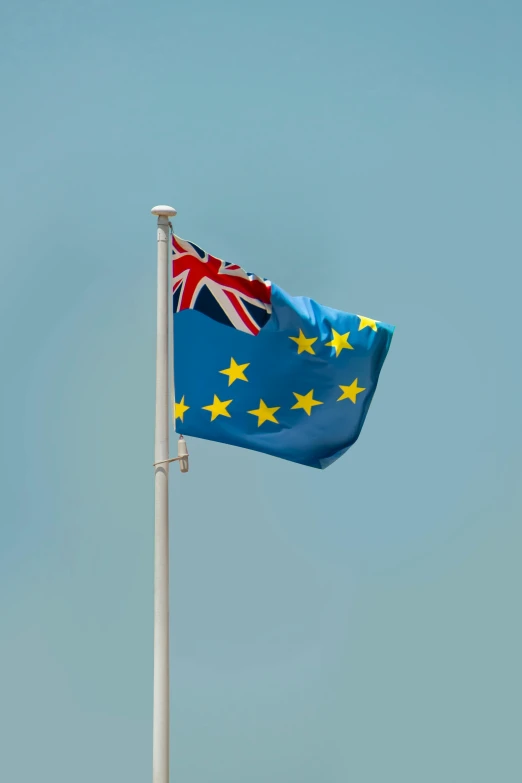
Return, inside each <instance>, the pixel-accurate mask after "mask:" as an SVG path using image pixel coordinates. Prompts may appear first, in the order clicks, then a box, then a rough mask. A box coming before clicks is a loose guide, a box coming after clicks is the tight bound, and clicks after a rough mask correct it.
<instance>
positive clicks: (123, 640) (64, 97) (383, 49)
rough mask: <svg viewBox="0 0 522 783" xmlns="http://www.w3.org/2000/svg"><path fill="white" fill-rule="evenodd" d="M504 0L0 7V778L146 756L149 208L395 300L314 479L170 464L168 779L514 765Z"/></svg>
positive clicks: (513, 179) (146, 765)
mask: <svg viewBox="0 0 522 783" xmlns="http://www.w3.org/2000/svg"><path fill="white" fill-rule="evenodd" d="M521 35H522V5H521V4H520V2H515V0H511V1H510V0H496V1H495V2H493V1H492V0H490V1H488V2H484V1H483V0H475V1H474V2H472V1H471V0H452V2H449V0H440V2H437V3H421V2H417V3H415V2H412V1H411V0H409V1H408V0H396V2H394V3H391V2H384V0H381V1H380V2H378V1H374V2H365V3H363V2H353V0H345V1H344V2H341V0H325V2H322V3H312V2H309V0H300V1H299V2H297V0H265V2H264V3H255V4H254V3H252V2H247V1H246V0H242V2H239V0H237V1H236V2H232V1H231V0H221V2H210V1H209V0H200V2H194V1H193V0H192V2H189V1H188V0H178V2H176V3H169V2H165V0H159V2H157V3H155V4H147V3H144V2H141V3H138V2H135V0H129V1H128V2H125V3H123V2H121V0H113V2H111V3H108V2H105V3H104V2H100V0H92V1H89V0H87V2H83V3H79V2H76V3H73V2H67V0H45V2H44V0H27V2H24V3H14V2H11V3H9V4H8V3H7V2H4V3H2V8H1V12H0V43H1V45H0V94H1V110H2V111H1V114H2V121H1V145H0V172H1V183H2V186H1V189H0V207H1V209H0V224H1V231H0V281H1V285H0V326H1V334H2V339H1V340H0V353H1V364H0V366H1V370H2V372H1V384H0V403H1V404H0V433H1V438H0V468H1V471H0V476H1V488H0V498H1V500H0V737H1V743H0V744H1V751H0V780H2V781H9V782H10V783H25V781H29V780H34V781H39V782H40V781H41V783H47V782H49V783H71V781H72V780H74V782H75V783H92V781H116V780H118V781H119V780H122V781H123V780H124V781H126V783H142V782H143V781H148V780H150V779H151V738H152V729H151V717H152V623H153V613H152V598H153V594H152V580H153V472H152V467H151V463H152V457H153V424H154V361H155V285H156V270H155V253H156V247H155V236H156V235H155V221H154V218H152V216H151V215H150V214H149V210H150V208H151V207H152V206H154V205H155V204H157V203H162V202H166V203H172V204H173V205H174V206H176V208H177V209H178V212H179V215H178V217H177V218H176V230H177V232H178V233H179V234H180V235H181V236H183V237H186V238H190V239H193V240H194V241H196V242H198V243H199V244H200V245H201V246H202V247H204V248H206V249H208V250H209V251H211V252H212V253H214V254H216V255H220V256H222V257H225V258H227V259H228V260H230V261H235V262H238V263H243V264H245V265H246V266H247V267H248V268H249V269H250V270H252V271H254V272H256V273H257V274H259V275H262V276H264V277H268V278H270V279H272V280H274V281H276V282H277V283H278V284H279V285H280V286H282V287H283V288H284V289H286V290H287V291H289V292H290V293H292V294H296V295H297V294H303V295H307V296H311V297H313V298H315V299H317V300H318V301H320V302H322V303H324V304H327V305H330V306H333V307H337V308H340V309H346V310H349V311H352V312H356V313H364V314H365V315H368V316H371V317H374V318H377V319H382V320H385V321H388V322H390V323H392V324H395V325H396V327H397V328H396V332H395V337H394V341H393V344H392V347H391V351H390V354H389V356H388V359H387V360H386V364H385V366H384V370H383V373H382V376H381V381H380V385H379V388H378V390H377V394H376V396H375V399H374V402H373V405H372V408H371V410H370V414H369V416H368V419H367V422H366V424H365V427H364V430H363V433H362V436H361V438H360V440H359V442H358V443H357V444H356V446H355V447H354V448H353V450H352V451H351V452H349V453H348V454H347V455H345V456H344V457H343V458H342V459H341V460H339V461H338V462H336V463H335V464H334V465H333V466H332V467H330V468H328V470H326V471H325V472H321V471H314V470H313V469H310V468H304V467H300V466H298V465H292V464H290V463H285V462H282V461H278V460H276V459H273V458H270V457H266V456H264V455H261V454H255V453H253V452H248V451H242V450H234V449H233V448H231V447H227V446H223V445H219V444H212V443H206V442H203V441H196V440H191V441H190V444H189V446H190V451H191V472H190V473H189V474H188V475H187V476H181V475H180V474H179V473H178V472H177V471H176V470H173V472H172V508H171V557H172V560H171V564H172V577H171V600H172V608H171V621H172V781H173V782H174V781H176V782H177V781H180V782H181V781H183V783H267V781H270V783H318V781H320V782H321V783H352V781H353V783H420V782H422V783H441V781H456V782H457V781H458V783H491V782H492V781H502V783H511V782H512V781H513V783H515V781H518V780H520V779H521V776H522V769H521V762H520V750H519V748H517V741H518V740H519V739H520V737H519V732H518V728H517V719H519V718H520V701H521V698H522V692H521V677H520V660H521V659H522V649H521V647H522V645H521V633H520V590H521V587H522V582H521V577H520V545H521V540H520V517H521V509H522V485H521V482H520V472H521V468H522V449H521V429H522V427H521V423H522V417H521V413H520V405H521V399H522V366H521V350H520V333H521V332H520V316H519V310H520V290H521V286H522V273H521V262H520V258H521V251H522V240H521V232H520V197H521V180H522V148H521V144H520V139H521V136H522V87H521V84H522V50H521V48H520V40H521Z"/></svg>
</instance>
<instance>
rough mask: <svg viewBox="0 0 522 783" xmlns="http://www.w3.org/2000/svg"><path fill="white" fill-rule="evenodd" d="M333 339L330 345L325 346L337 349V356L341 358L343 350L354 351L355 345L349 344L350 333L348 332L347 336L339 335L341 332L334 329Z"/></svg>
mask: <svg viewBox="0 0 522 783" xmlns="http://www.w3.org/2000/svg"><path fill="white" fill-rule="evenodd" d="M332 335H333V337H332V339H331V340H330V342H329V343H325V345H331V346H332V347H333V348H335V355H336V356H339V354H340V353H341V351H342V350H343V348H349V349H350V350H351V351H353V345H350V343H349V342H348V338H349V336H350V332H346V334H339V332H336V331H335V329H332Z"/></svg>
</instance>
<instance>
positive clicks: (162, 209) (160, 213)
mask: <svg viewBox="0 0 522 783" xmlns="http://www.w3.org/2000/svg"><path fill="white" fill-rule="evenodd" d="M151 213H152V214H153V215H156V216H157V217H175V216H176V215H177V214H178V213H177V212H176V210H175V209H174V207H168V206H166V204H160V205H159V206H157V207H153V208H152V209H151Z"/></svg>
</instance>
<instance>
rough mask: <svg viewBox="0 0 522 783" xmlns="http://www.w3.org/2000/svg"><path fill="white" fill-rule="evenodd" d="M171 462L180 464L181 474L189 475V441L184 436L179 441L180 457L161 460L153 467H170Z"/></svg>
mask: <svg viewBox="0 0 522 783" xmlns="http://www.w3.org/2000/svg"><path fill="white" fill-rule="evenodd" d="M171 462H179V469H180V470H181V472H182V473H188V469H189V453H188V449H187V441H186V440H185V438H184V437H183V435H180V436H179V440H178V456H177V457H171V458H170V459H160V460H158V461H157V462H153V463H152V467H153V468H157V467H158V466H159V465H169V464H170V463H171Z"/></svg>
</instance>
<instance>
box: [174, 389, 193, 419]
mask: <svg viewBox="0 0 522 783" xmlns="http://www.w3.org/2000/svg"><path fill="white" fill-rule="evenodd" d="M188 410H190V406H189V405H185V395H183V397H182V398H181V402H176V401H174V421H176V419H181V421H182V422H183V416H184V415H185V413H186V412H187V411H188Z"/></svg>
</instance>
